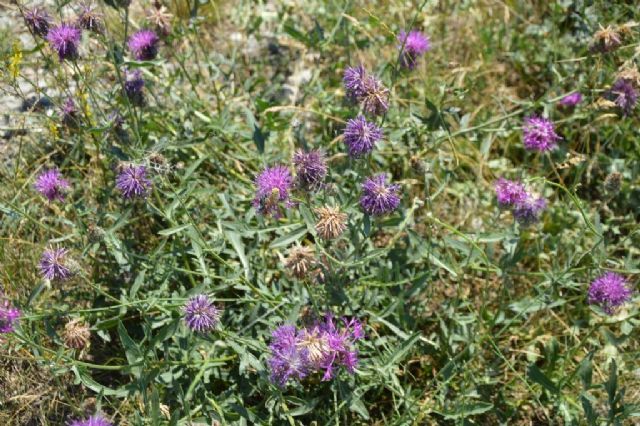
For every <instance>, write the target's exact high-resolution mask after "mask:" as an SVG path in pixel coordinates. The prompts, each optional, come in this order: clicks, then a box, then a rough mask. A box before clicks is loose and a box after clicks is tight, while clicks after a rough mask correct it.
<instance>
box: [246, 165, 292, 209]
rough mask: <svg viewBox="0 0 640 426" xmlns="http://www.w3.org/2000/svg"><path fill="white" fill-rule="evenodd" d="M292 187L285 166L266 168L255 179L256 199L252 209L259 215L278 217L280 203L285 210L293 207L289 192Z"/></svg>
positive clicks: (289, 173) (289, 175)
mask: <svg viewBox="0 0 640 426" xmlns="http://www.w3.org/2000/svg"><path fill="white" fill-rule="evenodd" d="M292 185H293V178H292V177H291V172H289V169H288V168H286V167H285V166H275V167H267V168H266V169H264V170H263V171H262V173H260V174H259V175H258V177H256V197H255V198H254V200H253V207H254V208H255V209H256V211H257V212H258V213H260V214H264V215H269V214H270V215H272V216H273V217H275V218H278V217H280V208H279V205H280V204H281V203H283V204H284V206H285V208H289V207H291V206H293V203H292V202H291V200H290V199H289V191H290V190H291V186H292Z"/></svg>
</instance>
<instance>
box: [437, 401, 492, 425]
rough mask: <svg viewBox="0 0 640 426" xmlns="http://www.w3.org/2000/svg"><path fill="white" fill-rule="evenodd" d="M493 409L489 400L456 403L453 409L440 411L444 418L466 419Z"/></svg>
mask: <svg viewBox="0 0 640 426" xmlns="http://www.w3.org/2000/svg"><path fill="white" fill-rule="evenodd" d="M492 409H493V404H492V403H490V402H482V401H478V402H469V403H463V404H456V406H455V409H453V410H451V411H448V412H445V413H441V414H442V415H443V416H444V418H445V419H447V420H454V419H466V418H467V417H471V416H476V415H478V414H482V413H486V412H487V411H491V410H492Z"/></svg>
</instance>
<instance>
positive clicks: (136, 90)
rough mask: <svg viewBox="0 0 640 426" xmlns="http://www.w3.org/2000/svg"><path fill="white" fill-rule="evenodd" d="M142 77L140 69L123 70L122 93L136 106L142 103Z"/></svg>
mask: <svg viewBox="0 0 640 426" xmlns="http://www.w3.org/2000/svg"><path fill="white" fill-rule="evenodd" d="M143 89H144V79H143V78H142V71H140V70H133V71H129V70H125V73H124V93H125V95H127V98H128V99H129V101H131V103H132V104H134V105H137V106H142V105H144V92H143Z"/></svg>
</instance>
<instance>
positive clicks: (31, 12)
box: [24, 6, 51, 38]
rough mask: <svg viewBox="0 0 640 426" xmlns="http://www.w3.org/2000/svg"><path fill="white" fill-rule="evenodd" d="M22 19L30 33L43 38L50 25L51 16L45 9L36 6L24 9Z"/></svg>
mask: <svg viewBox="0 0 640 426" xmlns="http://www.w3.org/2000/svg"><path fill="white" fill-rule="evenodd" d="M24 20H25V22H26V23H27V27H29V30H30V31H31V32H32V33H34V34H35V35H37V36H40V37H43V38H44V37H46V36H47V33H48V32H49V27H50V26H51V17H50V16H49V14H48V13H47V11H46V10H44V9H43V8H41V7H38V6H36V7H34V8H33V9H25V11H24Z"/></svg>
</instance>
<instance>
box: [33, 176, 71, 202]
mask: <svg viewBox="0 0 640 426" xmlns="http://www.w3.org/2000/svg"><path fill="white" fill-rule="evenodd" d="M34 187H35V188H36V190H37V191H38V192H39V193H41V194H42V195H44V196H45V197H46V198H47V200H49V202H52V201H54V200H58V201H64V197H65V192H66V191H67V190H68V189H69V187H70V185H69V181H68V180H66V179H64V178H63V177H62V174H61V173H60V171H59V170H58V169H51V170H46V171H44V172H42V173H40V175H38V177H37V178H36V183H35V185H34Z"/></svg>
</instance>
